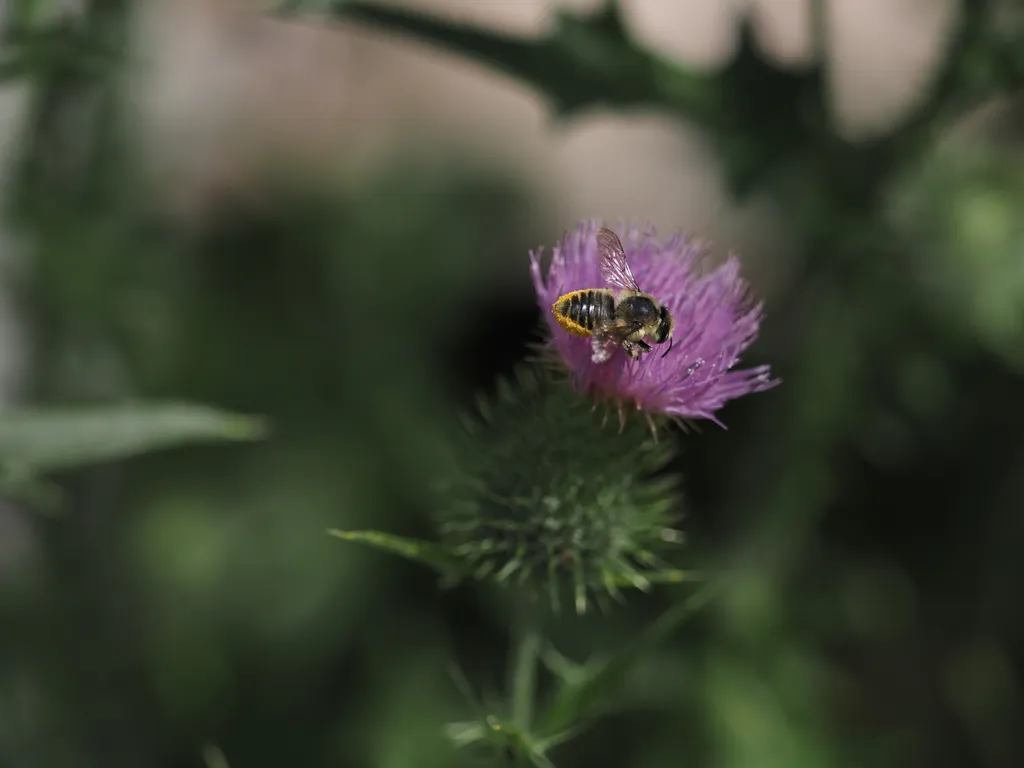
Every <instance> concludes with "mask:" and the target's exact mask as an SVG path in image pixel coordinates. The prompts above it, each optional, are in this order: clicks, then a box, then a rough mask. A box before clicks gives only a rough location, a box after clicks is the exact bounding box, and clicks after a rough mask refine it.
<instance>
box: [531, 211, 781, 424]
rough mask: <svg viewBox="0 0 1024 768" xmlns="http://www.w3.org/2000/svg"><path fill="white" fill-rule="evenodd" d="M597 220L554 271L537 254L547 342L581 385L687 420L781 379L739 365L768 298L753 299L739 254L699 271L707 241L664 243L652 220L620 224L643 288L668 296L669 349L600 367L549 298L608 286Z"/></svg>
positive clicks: (562, 253)
mask: <svg viewBox="0 0 1024 768" xmlns="http://www.w3.org/2000/svg"><path fill="white" fill-rule="evenodd" d="M600 226H601V224H600V222H597V221H586V222H583V223H581V224H580V225H579V226H578V227H577V228H576V230H575V231H573V232H570V233H568V234H567V235H566V236H565V238H564V239H563V241H562V242H561V243H560V244H559V245H556V246H555V247H554V249H553V252H552V257H551V264H550V267H549V269H548V271H547V275H543V274H542V270H541V250H540V249H538V250H537V251H533V252H531V253H530V273H531V275H532V277H533V284H534V287H535V288H536V291H537V301H538V303H539V304H540V307H541V311H542V312H543V313H544V315H545V318H546V319H547V323H548V327H549V328H550V329H551V342H550V344H551V345H552V346H553V347H554V348H555V349H556V350H557V352H558V354H559V356H560V357H561V358H562V361H563V362H564V363H565V365H566V367H567V368H568V369H569V371H570V373H571V374H572V378H573V384H574V386H575V387H576V389H577V390H578V391H580V392H583V393H587V394H593V395H597V396H601V397H609V398H613V399H615V400H618V401H619V402H620V403H621V402H623V401H624V402H626V403H628V404H630V405H632V406H635V407H637V408H639V409H641V410H643V411H646V412H647V413H650V414H665V415H668V416H675V417H679V418H683V419H710V420H712V421H714V422H715V423H717V424H719V425H720V426H721V422H719V421H718V419H717V418H716V417H715V412H716V411H718V410H719V409H720V408H721V407H722V406H723V405H724V404H725V403H726V402H727V401H729V400H732V399H734V398H737V397H741V396H742V395H746V394H750V393H752V392H761V391H764V390H766V389H770V388H771V387H773V386H775V385H776V384H778V383H779V382H778V380H777V379H772V378H771V372H770V370H769V367H768V366H759V367H757V368H747V369H740V370H736V369H735V366H736V364H737V363H738V362H739V360H740V354H741V353H742V352H743V351H744V350H745V349H746V348H747V347H748V346H750V344H751V343H752V342H753V341H754V339H755V338H756V337H757V333H758V330H759V328H760V325H761V318H762V314H763V313H762V305H761V304H760V303H759V302H758V303H754V302H752V301H751V300H750V298H749V293H748V285H747V283H746V282H745V281H744V280H743V279H742V278H741V277H740V262H739V259H737V258H736V257H735V256H730V257H729V259H728V260H727V261H726V262H725V263H724V264H722V265H721V266H719V267H717V268H716V269H714V270H712V271H709V272H702V271H701V270H700V269H699V268H700V266H701V263H702V261H703V259H704V257H705V256H706V250H705V246H704V245H703V244H702V243H700V242H698V241H694V240H692V239H690V238H687V237H684V236H682V235H676V236H674V237H671V238H669V239H668V240H666V241H665V242H659V241H658V240H657V238H656V234H655V232H654V229H653V227H650V226H647V225H645V226H643V227H642V228H641V227H640V226H637V225H628V226H626V227H624V228H620V229H619V230H618V234H619V236H620V238H621V239H622V244H623V247H624V248H625V249H626V255H627V258H628V259H629V265H630V267H631V268H632V270H633V274H634V275H635V276H636V280H637V283H638V284H639V285H640V288H641V289H642V290H643V291H645V292H647V293H650V294H651V295H653V296H655V297H656V298H657V299H658V300H659V301H661V302H663V303H664V304H665V305H666V306H667V307H668V309H669V311H670V312H671V313H672V315H673V316H674V317H675V333H674V342H673V345H672V349H671V350H670V351H669V352H668V354H667V355H666V356H665V357H664V358H663V357H662V356H661V355H662V353H663V351H664V349H666V348H667V347H665V348H660V347H657V346H655V349H654V350H653V351H652V352H650V353H648V354H645V355H643V356H642V357H641V358H640V359H639V360H631V359H630V358H629V357H628V355H626V353H625V352H624V351H622V350H616V352H615V354H614V355H613V356H612V358H611V359H610V360H609V361H608V362H606V363H602V364H596V363H594V362H593V361H591V359H590V354H591V350H590V341H589V339H585V338H579V337H574V336H571V335H570V334H568V333H566V331H565V330H563V329H562V328H561V327H560V326H559V325H558V323H557V322H556V321H555V318H554V316H553V315H552V313H551V305H552V304H553V303H554V302H555V300H556V299H557V298H558V297H559V296H561V295H562V294H564V293H567V292H569V291H575V290H579V289H581V288H601V287H604V285H605V283H604V281H603V280H602V279H601V274H600V267H599V264H598V256H597V239H596V237H597V230H598V229H599V228H600Z"/></svg>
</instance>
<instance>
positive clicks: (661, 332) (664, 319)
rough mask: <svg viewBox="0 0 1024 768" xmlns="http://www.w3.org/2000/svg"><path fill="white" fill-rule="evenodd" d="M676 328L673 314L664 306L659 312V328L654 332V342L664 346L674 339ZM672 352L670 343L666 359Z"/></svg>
mask: <svg viewBox="0 0 1024 768" xmlns="http://www.w3.org/2000/svg"><path fill="white" fill-rule="evenodd" d="M673 328H675V320H674V319H673V318H672V314H671V313H670V312H669V311H668V307H666V306H665V305H664V304H662V305H661V308H660V309H659V311H658V327H657V328H656V329H655V331H654V340H655V341H656V342H657V343H658V344H664V343H665V342H666V341H668V340H669V339H671V338H672V330H673ZM671 350H672V342H671V341H669V344H668V349H666V350H665V354H663V355H662V357H664V356H665V355H667V354H668V353H669V352H670V351H671Z"/></svg>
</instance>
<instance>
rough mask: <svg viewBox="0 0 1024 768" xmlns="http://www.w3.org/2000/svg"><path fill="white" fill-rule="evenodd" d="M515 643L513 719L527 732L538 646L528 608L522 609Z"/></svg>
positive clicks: (536, 634) (536, 630)
mask: <svg viewBox="0 0 1024 768" xmlns="http://www.w3.org/2000/svg"><path fill="white" fill-rule="evenodd" d="M517 643H518V645H517V647H516V655H515V666H514V667H513V669H512V722H513V723H514V724H515V725H516V727H517V728H519V729H520V731H521V732H523V733H529V731H530V728H531V727H532V726H533V700H534V696H535V695H536V690H537V662H538V660H539V657H540V648H541V638H540V632H539V631H538V629H537V621H536V616H535V614H534V612H533V611H532V610H530V609H529V608H527V609H526V610H525V611H524V612H523V620H522V622H521V628H520V630H519V636H518V639H517Z"/></svg>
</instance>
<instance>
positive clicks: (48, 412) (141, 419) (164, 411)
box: [0, 403, 265, 479]
mask: <svg viewBox="0 0 1024 768" xmlns="http://www.w3.org/2000/svg"><path fill="white" fill-rule="evenodd" d="M264 432H265V428H264V425H263V423H262V422H261V421H260V420H258V419H254V418H251V417H248V416H241V415H237V414H232V413H227V412H224V411H219V410H216V409H214V408H209V407H206V406H201V405H190V404H187V403H162V404H161V403H151V404H133V405H82V406H58V407H52V408H24V409H17V410H13V411H8V412H7V413H0V468H2V469H3V473H4V475H5V476H8V477H13V478H19V479H21V478H30V477H34V476H35V475H38V474H42V473H45V472H50V471H54V470H62V469H70V468H72V467H78V466H82V465H86V464H93V463H96V462H102V461H111V460H114V459H121V458H125V457H128V456H132V455H135V454H140V453H145V452H149V451H154V450H159V449H162V448H170V447H172V446H177V445H185V444H189V443H202V442H217V441H229V440H238V441H241V440H256V439H259V438H260V437H262V436H263V434H264Z"/></svg>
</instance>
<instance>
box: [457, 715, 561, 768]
mask: <svg viewBox="0 0 1024 768" xmlns="http://www.w3.org/2000/svg"><path fill="white" fill-rule="evenodd" d="M445 732H446V734H447V736H448V739H449V740H450V741H451V742H452V744H454V745H455V746H456V747H460V748H464V747H468V746H472V745H481V746H486V747H488V748H490V749H491V750H493V751H494V752H498V753H500V754H504V755H505V756H506V757H509V758H511V759H513V760H516V759H518V760H520V761H523V760H525V761H526V762H527V763H529V764H530V765H533V766H535V768H555V766H554V763H552V762H551V761H550V760H549V759H548V757H547V755H546V754H545V750H546V749H547V748H548V747H550V746H555V745H556V744H557V743H560V741H558V740H546V741H543V742H539V741H535V740H534V739H533V738H532V737H531V736H530V735H529V734H528V733H527V732H526V731H524V730H523V729H521V728H519V727H517V726H515V725H512V724H510V723H506V722H504V721H502V720H500V719H499V718H497V717H495V716H494V715H488V716H487V717H486V718H485V719H484V720H483V721H482V722H481V721H473V720H470V721H464V722H459V723H449V724H448V725H447V726H446V727H445Z"/></svg>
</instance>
